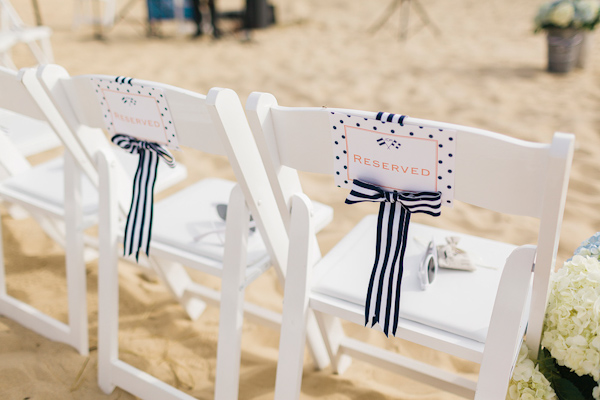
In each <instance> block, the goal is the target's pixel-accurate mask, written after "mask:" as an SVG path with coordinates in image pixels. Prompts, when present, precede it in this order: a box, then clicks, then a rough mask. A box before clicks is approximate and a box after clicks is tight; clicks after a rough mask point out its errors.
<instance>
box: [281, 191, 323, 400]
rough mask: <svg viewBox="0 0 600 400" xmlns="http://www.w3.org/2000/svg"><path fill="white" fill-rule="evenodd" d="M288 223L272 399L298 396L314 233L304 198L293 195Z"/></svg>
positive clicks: (302, 362)
mask: <svg viewBox="0 0 600 400" xmlns="http://www.w3.org/2000/svg"><path fill="white" fill-rule="evenodd" d="M292 209H293V212H292V215H291V217H292V218H291V220H290V242H292V243H293V245H292V246H290V254H289V258H288V270H287V280H286V284H285V289H284V299H283V312H282V315H283V318H282V323H281V338H280V339H279V360H278V361H277V379H276V383H275V399H276V400H287V399H296V398H298V397H299V396H300V385H301V383H302V370H303V368H302V366H303V364H304V344H305V335H306V320H307V318H308V312H309V307H308V301H309V300H308V298H309V292H310V283H309V282H310V276H311V268H310V261H311V254H313V253H312V252H311V249H310V246H311V245H312V244H313V243H314V242H313V240H312V237H311V236H312V234H314V230H313V227H312V223H311V218H310V200H309V199H308V197H306V195H304V194H299V195H294V196H292Z"/></svg>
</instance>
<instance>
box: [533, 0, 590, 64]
mask: <svg viewBox="0 0 600 400" xmlns="http://www.w3.org/2000/svg"><path fill="white" fill-rule="evenodd" d="M599 21H600V1H599V0H555V1H552V2H549V3H545V4H543V5H542V6H541V7H540V9H539V11H538V14H537V16H536V17H535V31H536V32H539V31H541V30H545V31H546V32H547V34H548V35H547V36H548V70H549V71H551V72H568V71H570V70H571V69H572V68H573V67H574V66H575V65H577V66H579V67H583V64H584V61H585V58H586V56H587V52H588V47H589V38H588V35H587V34H586V33H585V32H589V31H591V30H593V29H594V28H595V27H596V25H597V24H598V22H599Z"/></svg>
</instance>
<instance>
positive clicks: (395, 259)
mask: <svg viewBox="0 0 600 400" xmlns="http://www.w3.org/2000/svg"><path fill="white" fill-rule="evenodd" d="M379 210H380V211H379V215H378V220H377V244H376V250H375V263H374V265H373V271H372V272H371V279H370V281H369V288H368V291H367V299H366V305H365V325H367V324H368V323H369V322H370V323H371V326H373V325H375V324H376V323H379V324H380V325H381V327H382V329H383V332H384V333H385V335H386V336H389V333H390V331H391V332H392V335H394V336H395V335H396V331H397V327H398V320H399V307H400V286H401V283H402V274H403V271H404V253H405V251H406V241H407V236H408V226H409V223H410V211H408V210H407V209H406V208H405V207H403V206H402V205H401V204H398V203H389V202H385V203H381V204H380V206H379Z"/></svg>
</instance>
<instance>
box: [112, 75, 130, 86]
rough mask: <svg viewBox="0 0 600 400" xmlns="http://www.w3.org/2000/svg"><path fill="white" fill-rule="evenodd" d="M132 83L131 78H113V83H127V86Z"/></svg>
mask: <svg viewBox="0 0 600 400" xmlns="http://www.w3.org/2000/svg"><path fill="white" fill-rule="evenodd" d="M132 81H133V78H130V77H128V76H117V77H116V78H115V82H117V83H122V84H126V83H127V84H129V85H132V83H131V82H132Z"/></svg>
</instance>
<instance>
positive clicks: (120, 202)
mask: <svg viewBox="0 0 600 400" xmlns="http://www.w3.org/2000/svg"><path fill="white" fill-rule="evenodd" d="M39 78H40V82H41V83H42V84H43V85H44V88H45V91H46V93H48V94H49V95H50V97H51V98H52V99H53V101H54V105H55V106H56V107H57V108H58V109H59V110H61V113H62V116H63V118H64V119H65V120H66V121H69V124H70V126H71V129H72V130H73V131H75V132H78V133H79V134H78V135H77V136H78V137H79V138H80V139H81V140H82V142H81V143H82V144H84V142H87V137H86V131H90V130H94V129H107V130H108V133H109V134H113V133H115V132H112V131H113V130H117V131H118V132H119V133H127V134H128V135H135V136H136V137H137V138H140V139H148V140H150V141H153V140H151V137H147V136H144V135H149V133H148V132H147V131H146V130H141V131H136V132H135V133H133V132H129V131H127V132H122V131H120V130H119V129H121V128H119V127H117V126H116V123H115V125H110V122H108V121H112V122H115V121H116V120H115V118H116V119H120V120H121V121H125V120H127V121H133V119H131V117H130V116H128V115H127V110H125V111H120V110H117V109H116V105H115V104H116V103H119V102H122V101H127V102H128V104H135V107H137V108H136V109H138V110H145V111H143V112H147V113H148V114H144V115H154V114H153V113H156V112H157V109H156V107H157V105H156V104H160V107H161V109H160V111H161V113H162V110H163V108H162V107H164V108H168V112H169V115H170V118H169V119H168V122H167V121H166V120H165V121H164V124H165V125H164V127H166V129H169V132H173V133H174V134H176V137H177V140H178V143H179V144H180V145H182V146H187V147H192V148H196V149H199V150H202V151H204V152H208V153H213V154H221V155H222V154H227V155H228V156H229V159H230V160H231V165H232V167H233V171H234V173H235V175H236V176H237V178H238V181H239V184H240V187H241V190H240V189H234V186H235V184H234V183H233V182H230V181H226V180H223V179H205V180H202V181H200V182H198V183H196V184H194V185H191V186H189V187H187V188H186V189H184V190H182V191H180V192H178V193H176V194H174V195H172V196H169V197H168V198H166V199H164V200H161V201H160V202H158V203H157V204H156V206H155V208H154V220H153V222H152V242H151V245H150V257H149V258H148V259H147V260H148V262H149V263H150V265H151V266H152V267H153V269H154V270H155V271H156V272H157V274H158V275H159V277H160V278H161V279H162V280H163V281H164V282H165V283H166V284H167V286H168V287H169V289H170V290H171V292H172V294H173V295H174V297H175V298H176V299H177V300H178V301H179V302H180V303H182V305H183V306H184V307H185V309H186V311H187V312H188V314H189V315H190V316H191V317H192V318H197V317H198V316H199V315H200V313H201V312H202V311H203V309H204V307H205V305H206V304H211V305H212V304H219V303H220V307H221V310H220V316H221V318H220V326H219V344H218V351H217V382H216V385H215V386H216V393H215V397H216V398H218V399H233V398H236V397H237V388H238V379H239V378H238V377H239V364H240V339H241V336H240V335H241V324H242V314H243V313H247V314H248V317H251V318H253V319H254V320H255V321H258V322H262V323H265V324H267V325H269V326H274V327H276V328H277V329H279V326H280V318H281V316H280V315H279V314H277V313H274V312H272V311H269V310H266V309H264V308H261V307H258V306H256V305H253V304H244V303H243V295H244V288H245V287H246V286H247V285H248V284H249V283H251V282H252V281H253V280H254V279H255V278H256V277H258V276H259V275H260V274H261V273H262V272H264V271H265V270H266V269H267V268H268V267H269V266H270V264H271V263H272V264H273V265H275V267H276V271H277V272H278V276H280V277H281V279H283V276H284V270H282V269H281V268H279V267H278V266H279V265H285V258H286V257H287V252H286V241H285V236H286V231H285V229H284V227H283V224H282V222H281V217H280V215H279V213H278V212H276V206H275V200H274V197H273V195H272V194H271V193H270V185H269V183H268V179H267V177H266V174H265V172H264V169H263V167H262V163H261V160H260V156H259V154H258V150H257V149H256V145H255V144H254V142H253V138H252V134H251V132H250V130H249V128H248V126H247V122H246V120H245V117H244V114H243V108H242V106H241V104H240V103H239V99H238V98H237V95H235V93H233V92H232V91H228V90H217V89H215V90H213V91H211V93H210V95H209V98H208V99H207V98H206V97H205V96H203V95H200V94H196V93H193V92H189V91H186V90H182V89H179V88H175V87H172V86H168V85H163V84H159V83H154V82H148V81H143V80H137V79H135V80H132V79H129V78H123V77H120V78H115V77H107V76H99V75H87V76H76V77H69V75H68V74H67V73H66V71H64V70H62V69H60V68H58V67H56V66H46V67H44V68H43V69H41V70H40V73H39ZM98 85H100V86H98ZM132 88H133V90H132ZM142 88H143V90H144V93H143V94H142V93H140V92H141V90H140V89H142ZM96 90H100V91H101V92H102V93H103V98H102V99H100V98H99V97H98V95H97V92H96ZM128 90H130V92H129V93H128V92H127V91H128ZM138 90H140V92H137V91H138ZM146 91H147V93H146ZM106 92H111V93H113V94H114V93H123V95H122V96H121V95H120V94H119V95H117V97H116V100H115V98H110V97H109V95H107V94H106ZM136 92H137V93H136ZM144 98H152V99H156V100H152V101H150V102H149V103H148V102H146V101H145V100H144ZM115 101H116V103H115ZM123 104H124V103H123ZM103 107H106V108H103ZM143 112H142V113H143ZM117 114H118V115H117ZM110 118H113V119H112V120H111V119H110ZM135 118H137V117H135ZM163 118H168V116H165V115H162V116H158V114H156V118H154V119H153V118H151V117H146V119H145V121H152V124H153V123H154V121H159V120H160V121H162V119H163ZM139 120H140V121H141V120H142V119H139ZM161 123H162V122H161ZM159 126H163V125H160V123H159ZM109 127H110V128H109ZM123 129H129V128H123ZM226 139H228V140H226ZM154 140H155V139H154ZM162 140H163V141H164V140H165V139H164V137H163V139H162ZM107 150H108V149H103V150H101V151H99V152H98V153H97V154H100V155H99V157H100V159H99V165H100V169H99V171H100V178H101V179H100V184H101V188H100V191H99V192H100V196H101V199H100V204H101V215H100V220H101V221H102V223H101V224H100V230H99V237H100V264H99V289H98V296H99V343H98V357H99V364H98V370H99V378H98V379H99V385H100V387H101V388H102V390H103V391H105V392H107V393H109V392H111V391H112V390H113V389H114V387H115V386H119V387H121V388H123V389H124V390H126V391H128V392H131V393H133V394H134V395H136V396H139V397H142V398H146V399H150V398H152V399H159V398H165V399H172V398H183V399H185V398H189V396H188V395H186V394H185V393H183V392H181V391H179V390H177V389H175V388H173V387H171V386H169V385H167V384H165V383H163V382H161V381H159V380H158V379H156V378H154V377H152V376H150V375H149V374H147V373H144V372H142V371H140V370H138V369H136V368H134V367H132V366H131V365H128V364H127V363H125V362H124V361H122V360H120V359H119V358H118V279H117V252H118V250H117V248H118V243H119V242H120V241H121V240H122V238H123V232H122V231H121V230H120V229H119V217H123V216H125V215H126V213H127V211H128V209H129V205H130V204H131V195H130V193H131V183H132V182H131V179H129V180H124V179H122V174H120V173H119V172H118V170H117V168H116V166H117V164H118V163H116V162H115V160H114V157H113V156H112V155H111V153H110V152H108V151H107ZM127 155H128V156H129V157H130V158H132V159H135V157H134V156H132V155H129V154H127ZM159 176H160V172H159ZM242 193H243V195H242ZM244 198H246V199H250V200H248V206H249V209H250V210H251V212H252V215H253V216H254V217H255V218H256V221H257V223H258V224H257V225H258V226H257V227H258V230H259V231H260V234H261V235H262V237H263V238H265V240H264V242H263V240H262V239H261V235H259V234H258V232H257V233H253V234H249V229H248V224H249V212H248V206H246V205H245V204H246V202H245V200H244ZM219 204H228V211H227V222H226V223H225V222H224V221H223V220H222V219H221V217H220V216H219V215H218V209H217V207H216V206H217V205H219ZM317 214H318V216H317V217H316V219H317V220H319V221H321V222H320V225H321V226H323V225H326V224H327V223H328V221H329V220H331V215H332V210H331V208H330V207H326V206H321V207H319V211H318V212H317ZM259 216H260V218H258V217H259ZM220 229H223V230H224V231H225V232H224V242H225V244H224V245H223V244H222V243H221V242H220V239H219V236H220V235H218V234H214V231H215V230H220ZM280 243H283V244H280ZM143 258H144V259H145V257H143ZM182 265H185V266H187V267H190V268H193V269H196V270H199V271H202V272H205V273H208V274H211V275H214V276H217V277H221V278H222V289H221V292H220V293H219V292H217V291H215V290H211V289H209V288H206V287H204V286H201V285H200V284H199V283H197V282H194V281H192V279H191V278H190V277H189V276H188V275H187V272H186V270H185V269H184V267H183V266H182ZM314 326H315V330H314V334H312V335H311V336H312V339H311V338H309V340H311V348H312V349H313V352H314V353H315V354H316V359H317V364H318V365H320V366H324V365H326V364H327V362H328V357H327V353H326V350H325V347H324V344H323V343H322V339H321V337H320V335H319V332H318V331H317V330H316V329H317V326H316V322H315V325H314Z"/></svg>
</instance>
